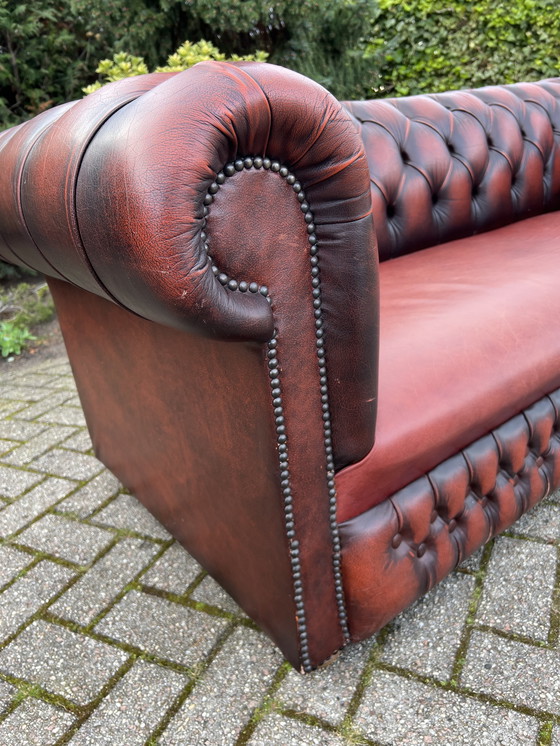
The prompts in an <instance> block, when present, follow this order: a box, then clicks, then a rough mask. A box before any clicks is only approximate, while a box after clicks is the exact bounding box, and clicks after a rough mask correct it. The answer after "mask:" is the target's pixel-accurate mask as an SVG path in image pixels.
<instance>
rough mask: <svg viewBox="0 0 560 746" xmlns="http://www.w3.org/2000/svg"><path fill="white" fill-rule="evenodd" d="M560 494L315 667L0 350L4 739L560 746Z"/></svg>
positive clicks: (74, 401) (40, 364) (76, 415)
mask: <svg viewBox="0 0 560 746" xmlns="http://www.w3.org/2000/svg"><path fill="white" fill-rule="evenodd" d="M559 546H560V493H556V494H555V495H553V496H552V497H550V498H549V499H548V500H547V501H546V502H544V503H542V504H541V505H540V506H538V507H537V508H536V509H535V510H534V511H532V513H530V514H529V515H527V516H525V517H523V518H522V519H521V520H520V521H519V522H518V523H517V524H516V525H515V526H514V527H513V528H512V529H511V530H510V531H509V532H508V533H507V535H505V536H502V537H500V538H498V539H497V540H496V541H494V542H492V543H491V544H489V545H488V546H486V547H485V548H484V550H483V551H480V552H478V553H477V554H476V555H475V556H474V557H472V558H471V559H469V560H468V561H467V562H465V563H464V565H463V566H462V567H461V568H459V569H458V570H457V571H456V572H455V573H453V574H452V575H451V576H450V577H449V578H448V579H447V580H446V581H445V582H444V583H442V584H441V585H440V586H438V587H437V588H436V589H434V590H433V591H432V592H431V593H430V594H428V596H427V597H426V598H425V599H423V600H422V601H420V602H418V603H416V604H415V605H414V607H413V608H411V609H409V610H408V611H406V612H405V613H403V614H401V615H400V616H399V617H398V618H397V619H396V620H395V622H394V623H393V624H392V625H390V626H389V627H388V628H386V629H385V630H383V631H382V632H381V633H380V634H379V635H378V637H377V639H376V640H370V641H368V642H366V643H363V644H360V645H355V646H352V647H350V648H349V649H348V650H347V651H345V652H344V653H343V654H342V656H341V657H340V659H339V660H338V661H337V662H336V663H334V664H333V665H332V666H331V667H329V668H327V669H325V670H324V671H319V672H315V673H313V674H311V675H308V676H306V677H302V676H300V675H299V674H297V673H295V672H294V671H293V670H291V669H290V667H289V666H288V665H287V664H286V663H285V662H284V661H283V659H282V657H281V656H280V654H279V653H278V652H277V650H276V649H275V648H274V647H273V645H272V644H271V643H270V642H269V640H268V639H267V638H266V637H265V636H264V635H263V634H262V633H261V632H259V630H258V629H256V628H255V626H254V625H253V623H252V622H251V621H250V620H248V619H247V618H246V617H245V616H244V615H243V613H242V612H241V611H240V609H239V608H238V607H237V606H236V604H235V603H234V602H233V601H232V600H231V599H230V598H229V597H228V596H227V595H226V594H225V593H224V592H223V591H222V590H221V589H220V588H219V587H218V586H217V585H216V583H215V582H214V581H213V580H212V579H211V578H210V577H209V576H207V575H206V574H205V573H204V571H203V570H202V569H201V568H200V566H199V565H198V564H197V563H196V562H195V561H194V560H193V559H191V558H190V557H189V556H188V555H187V553H186V552H185V551H184V550H183V549H181V548H180V547H179V546H178V545H177V544H176V543H174V542H173V541H172V539H171V537H170V536H169V534H168V533H167V532H166V531H165V530H164V529H163V528H162V527H161V526H160V525H159V524H158V523H157V522H156V521H155V520H154V519H153V518H152V517H151V516H150V515H149V514H148V513H147V512H146V511H145V510H144V509H143V508H142V507H141V506H140V505H139V504H137V503H136V501H135V500H134V498H132V497H131V496H130V495H128V494H127V493H126V492H125V491H124V490H123V489H122V488H121V486H120V485H119V483H118V482H117V480H116V479H115V478H114V477H113V476H111V474H109V473H108V472H107V471H106V470H105V469H104V468H103V467H102V465H101V464H100V463H99V462H98V461H97V460H96V459H95V458H94V457H93V455H92V451H91V442H90V440H89V437H88V434H87V431H86V429H85V427H84V420H83V416H82V411H81V409H80V405H79V400H78V397H77V395H76V391H75V388H74V384H73V380H72V377H71V375H70V369H69V366H68V362H67V360H66V358H65V357H62V356H61V357H59V358H56V359H51V360H46V361H45V360H43V361H32V362H30V363H29V364H26V365H25V366H19V365H18V367H17V369H14V368H12V367H11V366H10V364H9V363H4V364H1V365H0V746H27V745H28V744H37V745H39V744H40V745H41V746H48V745H50V744H56V745H60V746H62V744H72V746H85V745H86V744H96V745H97V744H107V745H108V746H109V745H111V746H118V745H119V744H125V745H126V746H135V745H136V744H148V745H150V746H152V745H154V744H162V746H171V745H172V744H181V746H191V745H196V746H198V745H200V744H211V745H212V746H227V745H228V744H232V745H233V744H249V745H250V746H276V745H278V746H290V745H291V744H293V745H294V746H295V745H297V746H307V745H308V744H318V745H319V746H343V745H344V744H370V746H371V745H373V744H378V745H381V744H383V745H385V746H393V745H394V746H407V745H410V746H421V745H422V744H435V745H436V746H471V745H472V746H486V745H487V744H488V745H490V744H492V746H496V745H503V746H505V745H508V746H509V745H510V744H511V745H518V744H523V745H525V744H537V745H538V744H541V745H542V746H546V745H551V746H560V644H559V630H560V569H559V568H560V564H559V557H558V550H559Z"/></svg>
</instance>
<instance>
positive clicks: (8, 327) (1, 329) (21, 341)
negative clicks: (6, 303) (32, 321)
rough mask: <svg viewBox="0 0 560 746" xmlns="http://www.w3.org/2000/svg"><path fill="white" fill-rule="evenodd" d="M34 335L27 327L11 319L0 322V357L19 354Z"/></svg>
mask: <svg viewBox="0 0 560 746" xmlns="http://www.w3.org/2000/svg"><path fill="white" fill-rule="evenodd" d="M33 339H37V338H36V337H34V336H33V335H32V334H31V332H30V331H29V329H27V328H25V327H21V326H18V324H16V323H14V322H13V321H2V322H0V354H1V355H2V357H9V356H10V355H19V354H20V353H21V352H22V351H23V349H24V348H25V347H26V345H27V343H28V342H30V341H31V340H33Z"/></svg>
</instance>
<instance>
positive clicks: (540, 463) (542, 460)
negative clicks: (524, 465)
mask: <svg viewBox="0 0 560 746" xmlns="http://www.w3.org/2000/svg"><path fill="white" fill-rule="evenodd" d="M543 464H544V458H543V457H542V456H539V457H538V459H537V460H536V461H535V466H536V467H537V469H538V468H539V467H541V466H542V465H543Z"/></svg>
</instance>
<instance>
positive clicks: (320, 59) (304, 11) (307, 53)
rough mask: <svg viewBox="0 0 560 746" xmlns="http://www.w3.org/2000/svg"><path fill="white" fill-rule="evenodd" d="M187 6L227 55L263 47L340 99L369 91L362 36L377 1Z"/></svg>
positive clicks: (197, 1)
mask: <svg viewBox="0 0 560 746" xmlns="http://www.w3.org/2000/svg"><path fill="white" fill-rule="evenodd" d="M188 7H189V9H190V10H191V12H192V13H193V14H194V15H195V16H196V17H197V18H198V20H199V23H200V24H201V26H202V27H203V28H204V36H205V38H207V39H210V40H211V41H213V42H214V43H216V44H218V45H219V47H220V49H222V50H224V51H225V52H226V54H228V55H230V54H232V53H233V52H239V51H240V50H243V51H245V52H253V53H254V52H255V51H256V50H257V49H260V50H263V51H265V52H267V53H268V54H269V61H270V62H274V63H276V64H279V65H285V66H286V67H290V68H292V69H293V70H297V71H298V72H301V73H303V74H304V75H307V76H309V77H311V78H313V79H314V80H317V81H318V82H319V83H321V84H322V85H324V86H325V87H327V88H328V89H329V90H330V91H331V92H332V93H334V95H335V96H338V97H340V98H344V97H346V98H351V97H355V96H363V95H365V92H366V91H367V90H368V86H369V83H370V82H371V81H372V80H373V75H372V68H371V65H370V63H369V62H368V61H366V60H364V57H363V51H364V45H363V42H362V37H364V36H367V34H368V30H369V27H370V25H371V21H372V19H373V18H374V17H375V15H376V13H377V0H299V1H298V2H294V0H280V1H279V2H275V3H271V2H270V1H269V0H212V2H208V0H189V3H188ZM186 36H188V34H187V35H186Z"/></svg>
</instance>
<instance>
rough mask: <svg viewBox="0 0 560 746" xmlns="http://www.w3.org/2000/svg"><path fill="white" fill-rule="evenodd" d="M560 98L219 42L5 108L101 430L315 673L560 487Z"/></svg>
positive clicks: (106, 449)
mask: <svg viewBox="0 0 560 746" xmlns="http://www.w3.org/2000/svg"><path fill="white" fill-rule="evenodd" d="M559 101H560V79H559V80H548V81H544V82H540V83H533V84H519V85H509V86H496V87H488V88H483V89H481V90H472V91H458V92H454V93H445V94H438V95H430V96H415V97H411V98H402V99H389V100H374V101H364V102H352V103H343V104H341V103H339V102H337V101H336V100H335V99H333V97H332V96H331V95H330V94H328V93H327V92H326V91H325V90H324V89H323V88H321V87H320V86H319V85H317V84H315V83H313V82H311V81H310V80H307V79H306V78H303V77H302V76H300V75H298V74H296V73H294V72H291V71H288V70H284V69H282V68H279V67H275V66H273V65H267V64H262V63H245V62H243V63H225V62H219V63H218V62H216V63H201V64H199V65H196V66H195V67H194V68H192V69H190V70H188V71H186V72H183V73H178V74H153V75H147V76H141V77H136V78H130V79H128V80H124V81H120V82H117V83H113V84H110V85H108V86H106V87H104V88H102V89H101V90H99V91H98V92H96V93H93V94H91V95H89V96H87V97H86V98H85V99H83V100H81V101H78V102H75V103H69V104H66V105H63V106H58V107H56V108H53V109H51V110H49V111H46V112H44V113H42V114H40V115H39V116H37V117H36V118H35V119H33V120H31V121H29V122H26V123H25V124H21V125H19V126H18V127H15V128H13V129H10V130H7V131H5V132H4V133H2V134H1V135H0V256H1V257H2V259H4V260H6V261H8V262H12V263H15V264H19V265H22V266H27V267H33V268H34V269H36V270H39V271H40V272H42V273H44V274H45V275H47V277H48V279H49V284H50V287H51V290H52V293H53V296H54V298H55V301H56V305H57V309H58V313H59V318H60V323H61V326H62V330H63V334H64V339H65V342H66V346H67V349H68V353H69V356H70V360H71V364H72V368H73V371H74V374H75V378H76V382H77V386H78V390H79V394H80V398H81V401H82V405H83V408H84V412H85V416H86V419H87V423H88V427H89V430H90V433H91V437H92V440H93V443H94V448H95V452H96V454H97V456H98V457H99V458H100V459H101V461H103V462H104V463H105V464H106V465H107V466H108V468H109V469H111V470H112V471H113V472H114V473H115V474H116V475H117V476H118V477H119V479H120V480H121V481H122V482H123V483H124V484H125V485H126V486H127V487H128V488H129V489H130V490H131V491H132V492H133V493H134V494H135V495H136V496H137V497H138V499H139V500H141V501H142V503H143V504H144V505H145V506H147V508H148V509H149V510H150V511H151V512H152V513H153V514H154V515H155V516H156V517H157V518H158V519H159V520H160V521H161V523H162V524H164V525H165V526H166V527H167V528H168V529H169V531H170V532H171V533H172V534H173V535H174V536H175V537H176V538H177V539H178V540H179V541H180V542H181V543H182V544H183V545H184V546H185V547H186V548H187V549H188V551H189V552H190V553H191V554H192V555H193V556H194V557H195V558H196V559H197V560H199V562H200V563H201V564H202V565H203V566H204V567H205V568H206V569H207V570H208V572H209V573H211V574H212V575H213V577H214V578H216V579H217V580H218V581H219V582H220V583H221V584H222V585H223V587H224V588H225V589H226V590H227V591H228V592H229V593H230V594H231V595H232V596H233V597H234V598H235V599H236V601H237V602H238V603H239V604H240V606H241V607H242V608H243V609H244V610H245V611H246V612H247V613H248V614H249V615H250V616H251V617H252V618H253V619H255V620H256V622H257V623H258V624H259V625H261V627H262V628H263V629H264V630H266V632H267V633H268V634H269V635H270V636H271V637H272V639H273V640H274V641H275V642H276V643H277V644H278V645H279V647H280V648H281V649H282V651H283V653H284V654H285V656H286V657H287V658H288V660H289V661H291V663H292V664H293V665H294V666H296V667H297V668H299V669H300V670H303V671H309V670H311V669H313V668H315V667H317V666H319V665H321V664H323V663H324V662H326V661H327V660H329V659H330V658H331V657H332V656H333V655H334V653H335V652H336V651H338V650H339V649H341V648H342V647H343V646H344V645H345V644H346V643H348V642H349V641H351V640H360V639H363V638H365V637H367V636H369V635H371V634H372V633H374V632H375V631H376V630H378V629H379V628H381V627H382V626H383V625H385V624H386V623H387V622H388V621H389V620H391V619H392V618H393V617H394V616H395V615H397V614H398V613H399V612H400V611H401V610H402V609H404V608H405V607H407V606H408V605H409V604H411V603H412V602H413V601H414V600H415V599H416V598H418V597H419V596H421V595H422V594H424V593H426V591H428V590H429V589H430V588H432V587H433V586H434V584H436V583H437V582H438V581H440V580H441V579H442V578H443V577H444V576H446V575H447V574H448V573H449V572H450V571H451V570H452V569H453V568H454V567H456V565H457V564H458V563H460V562H461V561H462V560H464V559H465V558H466V557H467V556H468V555H469V554H471V553H472V552H474V551H475V550H476V549H477V548H478V547H480V546H481V545H483V544H484V543H485V542H487V541H488V540H489V539H490V538H491V537H492V536H494V535H495V534H497V533H498V532H501V531H503V530H504V529H505V528H506V527H508V526H509V525H510V524H512V523H513V522H514V521H515V520H516V519H517V518H518V517H519V516H520V515H521V514H522V513H523V512H524V511H526V510H528V509H529V508H531V507H532V506H533V505H534V504H535V503H536V502H537V501H539V500H541V499H542V498H543V497H544V496H545V495H547V494H548V493H549V492H550V491H551V490H553V489H555V488H556V487H558V486H559V485H560V438H559V428H560V415H559V412H560V388H559V387H560V214H559V213H558V212H557V209H558V207H559V206H560V105H559Z"/></svg>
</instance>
